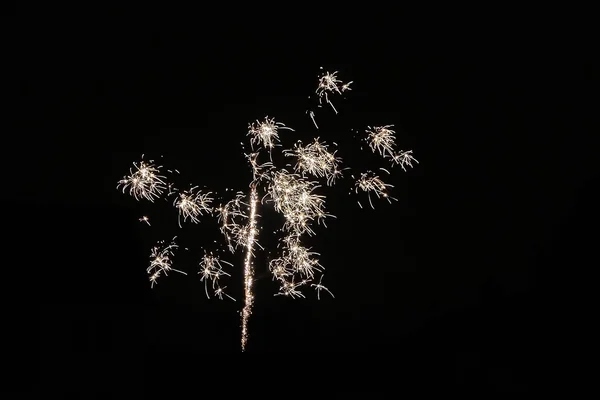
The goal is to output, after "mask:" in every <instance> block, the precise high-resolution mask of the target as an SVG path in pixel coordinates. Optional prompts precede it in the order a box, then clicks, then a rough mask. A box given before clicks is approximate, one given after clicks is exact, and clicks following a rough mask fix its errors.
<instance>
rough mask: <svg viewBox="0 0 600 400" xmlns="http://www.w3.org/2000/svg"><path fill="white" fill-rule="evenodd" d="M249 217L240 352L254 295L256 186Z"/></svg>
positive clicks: (253, 186) (252, 195)
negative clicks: (253, 258)
mask: <svg viewBox="0 0 600 400" xmlns="http://www.w3.org/2000/svg"><path fill="white" fill-rule="evenodd" d="M249 197H250V198H249V202H250V216H249V226H250V233H249V235H248V240H247V244H246V257H245V259H244V308H243V309H242V339H241V344H242V351H245V350H246V343H247V342H248V320H249V319H250V315H252V305H253V304H254V294H253V293H252V285H253V283H254V282H253V280H254V265H253V263H252V255H253V252H254V241H255V240H256V235H257V233H258V232H257V229H256V207H257V204H258V195H257V194H256V184H254V183H253V184H252V185H251V186H250V196H249Z"/></svg>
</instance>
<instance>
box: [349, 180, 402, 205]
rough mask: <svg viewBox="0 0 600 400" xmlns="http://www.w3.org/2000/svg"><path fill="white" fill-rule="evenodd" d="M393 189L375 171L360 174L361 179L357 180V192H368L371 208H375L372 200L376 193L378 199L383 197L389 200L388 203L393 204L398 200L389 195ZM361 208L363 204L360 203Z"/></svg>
mask: <svg viewBox="0 0 600 400" xmlns="http://www.w3.org/2000/svg"><path fill="white" fill-rule="evenodd" d="M390 188H393V186H392V185H390V184H389V183H385V182H383V181H382V180H381V178H379V176H377V175H375V173H374V172H373V171H367V172H363V173H362V174H360V177H359V178H358V179H357V180H356V185H355V191H356V193H358V191H359V190H362V191H363V192H367V197H368V199H369V204H370V205H371V208H373V209H374V208H375V207H374V206H373V202H372V200H371V193H374V194H375V195H376V196H377V198H381V197H383V198H384V199H387V201H388V202H390V203H391V202H392V200H396V199H395V198H393V197H391V196H390V195H389V194H388V189H390ZM358 205H359V206H360V208H362V204H360V202H358Z"/></svg>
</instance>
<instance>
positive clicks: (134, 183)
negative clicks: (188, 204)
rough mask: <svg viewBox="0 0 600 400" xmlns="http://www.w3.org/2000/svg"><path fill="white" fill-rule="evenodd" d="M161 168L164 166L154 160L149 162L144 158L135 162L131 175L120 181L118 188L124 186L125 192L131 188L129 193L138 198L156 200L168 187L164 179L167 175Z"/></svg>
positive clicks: (130, 171)
mask: <svg viewBox="0 0 600 400" xmlns="http://www.w3.org/2000/svg"><path fill="white" fill-rule="evenodd" d="M142 158H143V156H142ZM161 168H162V166H157V165H155V164H154V163H153V161H152V160H150V161H147V162H146V161H143V160H142V161H140V163H139V164H137V163H133V168H131V169H130V170H129V175H126V176H124V177H123V179H121V180H120V181H119V182H118V184H117V189H120V188H121V187H122V188H123V190H122V191H123V193H125V191H127V190H129V194H130V195H131V196H133V197H134V198H135V199H136V200H141V199H145V200H149V201H151V202H154V199H157V198H159V197H160V196H161V195H162V194H163V192H164V190H165V189H166V188H167V186H166V183H165V181H164V180H165V179H166V177H165V176H163V175H161V174H160V173H161V172H160V170H161ZM134 169H135V171H134Z"/></svg>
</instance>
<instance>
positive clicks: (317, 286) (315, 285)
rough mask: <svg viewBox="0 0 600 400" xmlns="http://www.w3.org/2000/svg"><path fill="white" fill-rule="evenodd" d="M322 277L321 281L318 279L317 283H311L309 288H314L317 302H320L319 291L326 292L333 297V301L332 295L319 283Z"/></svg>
mask: <svg viewBox="0 0 600 400" xmlns="http://www.w3.org/2000/svg"><path fill="white" fill-rule="evenodd" d="M323 276H325V275H321V279H319V283H312V284H311V285H310V286H311V287H314V288H315V290H316V291H317V300H321V290H324V291H326V292H327V293H329V294H330V295H331V297H333V298H334V299H335V296H334V295H333V293H331V292H330V291H329V289H327V288H326V287H325V286H323V285H322V284H321V281H323Z"/></svg>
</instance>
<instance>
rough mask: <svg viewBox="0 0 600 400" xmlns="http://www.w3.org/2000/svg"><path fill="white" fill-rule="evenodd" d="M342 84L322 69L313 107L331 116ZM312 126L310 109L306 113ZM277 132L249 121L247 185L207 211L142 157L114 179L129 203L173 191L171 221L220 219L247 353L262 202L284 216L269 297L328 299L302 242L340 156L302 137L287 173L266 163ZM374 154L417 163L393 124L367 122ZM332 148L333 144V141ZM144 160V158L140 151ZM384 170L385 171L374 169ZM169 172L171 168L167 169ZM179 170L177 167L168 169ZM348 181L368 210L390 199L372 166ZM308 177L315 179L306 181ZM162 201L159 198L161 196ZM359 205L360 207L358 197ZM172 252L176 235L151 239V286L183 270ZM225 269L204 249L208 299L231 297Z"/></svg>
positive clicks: (311, 231)
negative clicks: (238, 261)
mask: <svg viewBox="0 0 600 400" xmlns="http://www.w3.org/2000/svg"><path fill="white" fill-rule="evenodd" d="M351 83H352V82H347V83H344V82H342V81H341V80H340V79H339V78H338V77H337V71H336V72H333V73H329V72H325V73H323V74H322V75H321V76H320V77H319V82H318V87H317V89H316V94H317V96H318V98H319V106H321V105H322V104H324V103H327V104H329V106H331V108H332V109H333V110H334V112H335V113H336V114H337V112H338V111H337V109H336V108H335V106H334V105H333V103H332V101H331V100H332V98H333V97H334V96H337V95H342V94H343V93H344V92H346V91H349V90H351V89H350V84H351ZM307 113H308V114H309V116H310V118H311V120H312V122H313V123H314V125H315V127H317V129H318V126H317V123H316V121H315V114H314V112H313V111H307ZM282 130H289V131H294V130H293V129H292V128H289V127H287V126H285V125H284V124H283V123H281V122H277V121H275V120H274V119H273V118H269V117H265V118H264V120H262V121H260V120H256V121H255V122H253V123H250V124H249V125H248V132H247V136H250V140H249V142H250V146H251V148H252V152H251V153H249V154H244V156H245V157H246V159H247V161H248V163H249V165H250V167H251V169H252V180H251V182H250V185H249V192H248V194H246V193H244V192H241V191H239V192H237V193H236V194H235V196H234V198H233V199H231V200H229V201H227V202H225V203H224V204H220V205H219V206H218V207H216V208H213V205H212V203H213V200H214V198H213V194H212V192H203V191H202V190H200V189H198V187H197V186H194V187H191V188H190V189H189V190H186V191H183V192H179V191H178V190H177V189H176V188H174V187H173V185H172V184H171V183H169V184H167V183H166V178H165V177H164V176H162V175H161V172H160V171H161V168H162V167H161V166H156V165H154V164H153V162H152V161H141V162H140V163H139V164H136V163H134V168H132V169H130V174H129V175H128V176H125V177H124V178H123V179H122V180H120V181H119V182H118V185H117V187H118V188H122V191H123V193H125V192H126V191H129V194H130V195H131V196H133V197H134V198H135V199H136V200H141V199H146V200H150V201H154V199H156V198H159V197H161V196H162V195H163V193H164V192H165V190H166V191H167V196H166V197H169V196H170V195H175V199H174V201H173V205H174V206H175V207H176V208H177V210H178V213H179V215H178V223H179V226H180V227H181V224H182V222H186V221H188V220H189V221H190V222H192V223H199V222H200V219H201V217H202V216H204V215H216V216H217V218H218V222H219V224H220V231H221V233H222V235H223V236H224V238H225V241H226V244H227V246H228V248H229V250H230V252H232V253H234V252H235V251H236V250H238V249H243V250H244V251H245V254H244V262H243V276H244V282H243V286H244V294H243V296H244V299H243V308H242V310H241V312H240V314H241V348H242V351H245V350H246V347H247V342H248V337H249V329H248V326H249V322H250V317H251V315H252V311H253V306H254V284H255V278H254V274H255V265H254V256H255V251H256V250H257V249H262V246H261V245H260V244H259V242H258V233H259V224H258V223H259V219H261V217H260V215H259V213H258V211H259V207H260V206H261V205H262V204H269V205H272V209H273V210H274V211H275V212H277V213H278V214H280V215H281V216H282V217H283V222H282V225H281V229H280V231H279V232H282V234H281V237H280V238H279V245H278V249H279V254H278V256H277V257H276V258H273V259H271V260H270V262H269V265H268V269H269V271H270V273H271V276H272V279H273V281H276V282H277V283H278V284H279V291H278V292H277V293H275V294H274V295H275V296H286V297H289V298H294V299H295V298H304V297H305V295H304V293H303V292H302V291H303V290H304V289H306V288H308V287H310V288H314V289H315V291H316V297H317V300H320V295H321V292H322V291H324V292H327V293H328V294H329V295H330V296H331V297H333V298H335V296H334V295H333V293H332V292H331V291H330V290H329V289H328V288H327V287H325V286H324V285H323V284H322V281H323V277H324V271H325V268H324V267H323V266H322V265H321V263H320V261H319V256H320V254H319V253H317V252H315V251H312V249H311V248H310V247H307V246H306V245H305V244H304V243H303V238H304V237H305V236H313V235H315V233H316V232H315V229H316V226H318V225H323V226H324V227H326V220H328V219H329V218H335V217H334V216H333V215H332V214H330V213H328V212H327V211H326V209H325V197H324V196H323V195H322V194H320V190H321V189H322V188H321V184H320V183H319V182H320V181H321V180H322V182H324V183H323V185H327V186H333V185H334V184H335V183H337V180H338V178H341V177H342V171H343V170H347V169H349V168H344V169H341V167H340V166H341V164H342V159H341V158H340V157H338V156H337V155H336V154H337V150H335V151H330V150H329V148H330V146H329V145H328V144H327V143H326V142H325V141H321V140H320V139H319V138H318V137H317V138H314V139H313V141H312V142H309V143H308V144H306V145H304V144H303V143H302V142H301V141H298V142H296V144H295V145H294V146H293V148H291V149H284V150H283V151H282V154H283V155H284V157H292V158H293V159H294V161H295V162H294V163H293V165H288V166H289V167H291V168H293V171H292V172H290V171H288V170H286V169H285V168H278V167H277V166H276V165H275V164H274V163H273V158H272V153H273V150H274V149H275V148H276V147H280V146H281V140H280V137H279V133H280V131H282ZM363 140H365V141H366V142H367V143H368V145H369V148H370V149H371V151H372V152H373V153H378V154H379V155H380V156H381V157H382V158H383V159H386V160H389V161H391V164H392V166H394V165H400V167H401V168H402V169H403V170H404V171H406V168H407V167H413V163H417V164H418V161H417V160H416V159H415V158H414V157H413V155H412V150H408V151H403V150H400V151H397V150H396V135H395V131H394V130H393V125H385V126H375V127H371V126H369V127H367V129H366V138H363ZM333 145H334V146H335V147H337V144H336V143H333ZM263 151H266V152H268V154H269V160H270V161H268V162H261V161H260V158H261V155H262V154H263V153H262V152H263ZM142 158H143V156H142ZM380 170H382V171H384V172H386V173H387V174H388V175H389V171H388V170H386V169H384V168H380ZM167 171H168V172H171V170H167ZM173 171H175V172H176V173H179V171H177V170H173ZM352 178H353V179H354V192H355V193H356V194H358V193H359V192H360V193H365V192H366V194H367V198H368V201H369V204H370V205H371V208H374V206H373V201H372V198H371V196H372V194H374V195H375V196H376V197H377V198H385V199H387V200H388V202H390V203H391V202H392V200H396V199H395V198H393V197H391V196H390V195H389V191H390V189H391V188H393V186H392V185H391V184H388V183H385V182H384V181H383V180H382V179H381V178H380V177H379V176H377V175H376V174H375V173H374V172H372V171H370V170H369V171H367V172H364V173H361V174H360V175H359V176H358V179H356V178H355V177H354V176H352ZM313 179H314V180H313ZM165 200H166V199H165ZM358 205H359V206H360V207H361V208H362V204H361V203H360V202H358ZM139 221H140V222H145V223H147V224H148V225H150V222H149V218H148V217H147V216H143V217H142V218H140V219H139ZM176 249H177V245H176V243H175V238H173V240H172V241H171V242H170V243H168V244H166V243H165V242H162V241H161V242H158V243H157V244H156V246H155V247H154V248H153V249H152V251H151V261H150V266H149V267H148V268H147V273H148V274H149V276H150V281H151V287H154V284H155V283H156V282H157V279H158V278H159V277H161V276H162V275H165V276H167V275H168V273H169V272H171V271H175V272H178V273H181V274H185V275H187V274H186V273H185V272H182V271H180V270H176V269H174V268H172V265H173V261H172V258H173V255H174V251H175V250H176ZM227 266H230V267H231V266H232V264H231V263H229V262H227V261H224V260H222V259H221V258H220V257H218V256H217V255H215V254H213V253H210V252H204V255H203V257H202V259H201V260H200V261H199V269H200V270H199V271H198V274H199V275H200V282H202V283H203V284H204V292H205V294H206V296H207V298H209V299H210V298H211V293H212V296H214V297H216V298H218V299H220V300H223V298H224V296H225V297H227V298H229V299H231V300H233V301H235V299H234V298H233V297H232V296H230V295H229V294H227V293H226V292H225V289H226V288H227V286H221V280H222V279H223V278H225V277H230V276H231V274H230V273H229V272H227V271H226V270H225V269H226V267H227Z"/></svg>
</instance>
